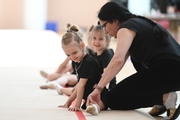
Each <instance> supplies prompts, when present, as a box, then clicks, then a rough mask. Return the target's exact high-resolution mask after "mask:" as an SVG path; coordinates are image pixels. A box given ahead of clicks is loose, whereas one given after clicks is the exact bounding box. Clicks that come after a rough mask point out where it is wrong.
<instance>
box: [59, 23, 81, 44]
mask: <svg viewBox="0 0 180 120" xmlns="http://www.w3.org/2000/svg"><path fill="white" fill-rule="evenodd" d="M82 37H83V35H82V31H81V30H80V28H79V27H78V26H77V25H72V26H70V27H69V29H68V30H67V32H66V33H65V34H64V35H63V37H62V40H61V44H62V45H68V44H69V43H70V42H72V41H73V40H74V41H75V42H76V43H77V45H80V44H81V43H82V41H83V40H82Z"/></svg>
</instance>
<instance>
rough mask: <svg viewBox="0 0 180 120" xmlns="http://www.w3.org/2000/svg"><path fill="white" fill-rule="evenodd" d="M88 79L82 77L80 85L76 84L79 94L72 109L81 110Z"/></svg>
mask: <svg viewBox="0 0 180 120" xmlns="http://www.w3.org/2000/svg"><path fill="white" fill-rule="evenodd" d="M87 80H88V79H85V78H80V80H79V83H78V86H76V90H77V95H76V103H75V106H74V107H71V108H69V110H70V111H77V110H78V111H80V110H81V109H80V107H81V103H82V100H83V95H84V89H85V86H86V83H87Z"/></svg>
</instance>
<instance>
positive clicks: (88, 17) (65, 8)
mask: <svg viewBox="0 0 180 120" xmlns="http://www.w3.org/2000/svg"><path fill="white" fill-rule="evenodd" d="M107 1H108V0H48V21H56V22H57V23H58V30H59V31H64V30H65V29H66V25H67V23H71V24H77V25H79V26H82V27H85V28H89V27H90V26H91V25H92V24H96V22H97V13H98V11H99V9H100V8H101V6H102V5H103V4H105V3H106V2H107Z"/></svg>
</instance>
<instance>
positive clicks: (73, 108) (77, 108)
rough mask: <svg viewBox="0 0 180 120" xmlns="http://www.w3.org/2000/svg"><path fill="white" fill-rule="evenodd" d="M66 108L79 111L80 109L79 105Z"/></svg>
mask: <svg viewBox="0 0 180 120" xmlns="http://www.w3.org/2000/svg"><path fill="white" fill-rule="evenodd" d="M68 110H69V111H81V109H80V108H79V107H75V106H73V107H69V109H68Z"/></svg>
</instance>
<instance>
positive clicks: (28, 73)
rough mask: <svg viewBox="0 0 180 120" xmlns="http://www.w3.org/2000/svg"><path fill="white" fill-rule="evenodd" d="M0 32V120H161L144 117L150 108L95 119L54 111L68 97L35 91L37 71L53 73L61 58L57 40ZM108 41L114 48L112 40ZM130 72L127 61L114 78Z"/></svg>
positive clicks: (50, 35) (36, 33)
mask: <svg viewBox="0 0 180 120" xmlns="http://www.w3.org/2000/svg"><path fill="white" fill-rule="evenodd" d="M0 33H1V37H2V38H1V39H0V55H1V59H0V82H1V87H0V96H1V99H0V103H1V104H0V120H12V119H13V120H24V119H26V120H50V119H52V120H78V119H79V120H85V119H86V120H110V119H113V120H163V117H156V118H154V117H152V116H150V115H149V114H147V112H148V111H149V109H150V108H143V109H138V110H130V111H112V110H108V111H102V112H101V113H100V114H99V115H98V116H92V115H89V114H87V113H85V112H84V111H82V112H81V113H75V112H69V111H67V109H62V108H58V107H57V106H58V105H60V104H64V103H65V101H66V100H67V98H68V97H67V96H65V95H58V94H57V92H56V91H55V90H41V89H39V86H40V85H42V84H44V83H45V80H44V78H42V77H41V76H40V74H39V70H41V69H43V70H45V71H47V72H53V71H54V70H55V69H56V68H57V66H58V65H59V63H61V62H62V60H63V59H64V58H65V55H64V53H63V52H62V49H61V47H60V37H59V36H58V35H57V34H55V33H53V32H48V31H23V30H15V31H14V30H7V31H0ZM112 42H113V45H114V43H115V42H116V41H112ZM134 72H135V70H134V69H133V67H132V64H131V62H130V61H128V62H127V63H126V64H125V67H124V68H123V70H122V71H121V72H120V73H119V74H118V76H117V78H118V80H121V79H123V78H124V77H126V76H128V75H130V74H132V73H134ZM178 94H179V93H178ZM178 101H180V100H179V99H178ZM162 116H164V115H162ZM178 119H179V120H180V117H179V118H178ZM178 119H177V120H178Z"/></svg>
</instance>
